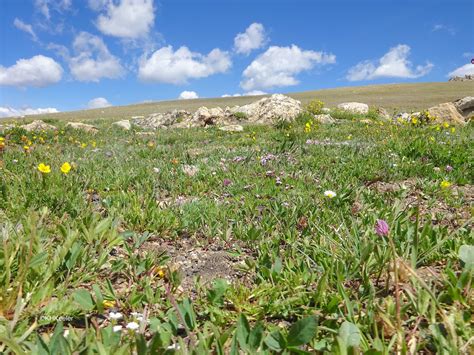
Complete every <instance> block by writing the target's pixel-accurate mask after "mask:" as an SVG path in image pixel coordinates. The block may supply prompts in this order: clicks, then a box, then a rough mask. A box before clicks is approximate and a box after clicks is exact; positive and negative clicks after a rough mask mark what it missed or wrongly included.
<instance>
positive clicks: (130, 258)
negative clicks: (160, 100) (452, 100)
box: [0, 112, 474, 354]
mask: <svg viewBox="0 0 474 355" xmlns="http://www.w3.org/2000/svg"><path fill="white" fill-rule="evenodd" d="M311 119H312V115H311V114H310V113H309V112H305V113H304V114H302V115H300V116H299V117H298V118H297V120H296V121H294V122H291V123H290V122H286V123H284V122H281V123H280V124H279V125H277V126H276V127H275V126H262V125H250V126H248V127H246V130H245V131H244V132H232V133H224V132H221V131H219V134H216V129H213V128H211V129H203V128H193V129H168V130H162V131H158V132H153V133H152V134H150V135H146V136H145V135H144V136H140V135H136V134H135V132H133V131H119V130H112V129H109V128H110V122H107V121H102V122H98V123H97V126H98V128H99V132H97V133H96V134H95V135H92V134H90V133H84V132H78V131H73V130H71V131H64V130H63V129H62V128H61V127H59V129H58V130H57V131H56V132H26V131H24V130H20V129H13V130H8V131H6V132H5V133H3V134H0V146H1V147H2V148H1V149H0V175H1V177H2V178H1V179H0V236H1V238H2V241H1V242H0V353H6V354H12V353H56V354H58V353H60V354H74V353H83V352H90V353H117V354H128V353H138V354H146V353H150V354H153V353H172V352H175V353H183V354H185V353H195V354H206V353H216V354H225V353H234V354H238V353H247V354H256V353H263V354H270V353H279V354H291V353H303V352H306V353H308V352H309V353H317V352H319V353H352V352H353V353H371V354H378V353H382V354H386V353H397V352H404V351H405V350H406V349H410V351H411V352H413V353H423V352H430V353H468V352H469V349H470V347H471V345H472V337H473V336H474V334H473V330H472V327H471V310H472V307H473V303H472V297H471V292H470V291H471V285H472V281H473V280H472V279H473V272H472V271H473V269H472V268H473V256H472V252H473V248H472V245H474V235H473V233H472V231H471V228H469V226H470V223H471V222H472V214H471V213H472V212H471V206H470V205H469V196H471V195H472V193H473V177H472V174H471V172H472V171H473V169H474V166H473V161H472V159H471V156H470V152H469V150H468V149H466V146H467V145H468V144H469V142H470V141H471V137H472V134H473V129H474V126H473V125H466V126H464V127H460V128H457V127H456V129H454V127H450V126H449V125H448V126H447V127H446V126H445V125H437V126H416V127H414V126H413V125H411V124H406V125H394V124H385V125H363V124H360V123H359V122H357V121H356V122H352V121H351V120H350V119H349V121H348V122H346V123H345V124H341V125H333V126H326V125H323V124H321V125H318V126H317V128H316V125H314V124H313V123H312V121H311ZM58 126H60V124H59V123H58ZM308 126H309V129H308ZM446 133H449V134H446ZM25 147H27V148H25Z"/></svg>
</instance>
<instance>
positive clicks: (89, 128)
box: [66, 122, 99, 133]
mask: <svg viewBox="0 0 474 355" xmlns="http://www.w3.org/2000/svg"><path fill="white" fill-rule="evenodd" d="M66 128H72V129H77V130H80V131H84V132H87V133H97V132H98V131H99V130H98V129H97V127H95V126H93V125H90V124H87V123H82V122H68V123H67V124H66Z"/></svg>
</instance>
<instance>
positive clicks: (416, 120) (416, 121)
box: [411, 116, 418, 124]
mask: <svg viewBox="0 0 474 355" xmlns="http://www.w3.org/2000/svg"><path fill="white" fill-rule="evenodd" d="M411 123H413V124H417V123H418V118H416V117H415V116H413V117H412V118H411Z"/></svg>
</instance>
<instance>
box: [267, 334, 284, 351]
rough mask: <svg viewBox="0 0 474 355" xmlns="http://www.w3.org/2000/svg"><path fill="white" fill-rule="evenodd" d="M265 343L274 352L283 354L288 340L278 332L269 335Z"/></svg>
mask: <svg viewBox="0 0 474 355" xmlns="http://www.w3.org/2000/svg"><path fill="white" fill-rule="evenodd" d="M264 341H265V344H267V346H268V347H269V349H270V350H273V351H278V352H281V351H283V350H284V349H285V348H286V339H285V337H284V335H283V334H281V333H280V332H279V331H278V330H277V331H274V332H272V333H270V334H268V335H267V337H266V338H265V340H264Z"/></svg>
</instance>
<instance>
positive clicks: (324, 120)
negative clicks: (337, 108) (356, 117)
mask: <svg viewBox="0 0 474 355" xmlns="http://www.w3.org/2000/svg"><path fill="white" fill-rule="evenodd" d="M313 119H314V122H316V123H321V124H331V123H336V120H335V119H334V118H333V117H332V116H331V115H329V114H322V115H314V118H313Z"/></svg>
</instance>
